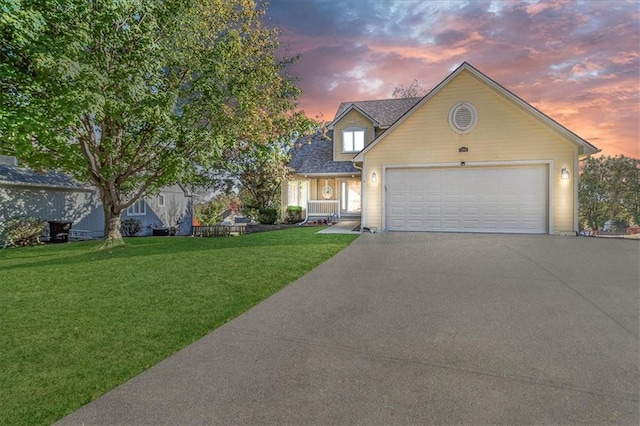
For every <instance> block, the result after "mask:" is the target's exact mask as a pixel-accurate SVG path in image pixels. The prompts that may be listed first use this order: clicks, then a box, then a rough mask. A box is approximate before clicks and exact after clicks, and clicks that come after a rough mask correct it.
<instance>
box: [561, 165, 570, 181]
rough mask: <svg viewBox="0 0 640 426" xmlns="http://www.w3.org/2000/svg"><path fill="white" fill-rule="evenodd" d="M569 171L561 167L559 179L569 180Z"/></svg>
mask: <svg viewBox="0 0 640 426" xmlns="http://www.w3.org/2000/svg"><path fill="white" fill-rule="evenodd" d="M569 176H570V175H569V170H567V168H566V167H563V168H562V170H561V171H560V179H569Z"/></svg>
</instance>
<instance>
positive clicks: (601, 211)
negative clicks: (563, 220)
mask: <svg viewBox="0 0 640 426" xmlns="http://www.w3.org/2000/svg"><path fill="white" fill-rule="evenodd" d="M578 197H579V206H580V209H579V213H580V218H581V220H582V221H583V222H584V223H586V224H587V226H589V227H598V228H602V226H603V224H604V222H605V221H607V220H609V219H611V220H619V219H625V220H626V219H628V218H631V219H632V220H633V221H634V222H635V223H636V225H639V224H640V222H639V221H640V160H637V159H635V158H630V157H626V156H624V155H619V156H615V157H611V156H608V157H605V156H600V157H589V158H587V159H585V160H584V161H583V163H582V167H581V173H580V181H579V185H578Z"/></svg>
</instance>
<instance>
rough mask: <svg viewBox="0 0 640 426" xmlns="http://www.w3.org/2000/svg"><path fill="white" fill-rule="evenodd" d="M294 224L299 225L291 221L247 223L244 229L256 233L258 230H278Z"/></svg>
mask: <svg viewBox="0 0 640 426" xmlns="http://www.w3.org/2000/svg"><path fill="white" fill-rule="evenodd" d="M294 226H297V225H295V224H291V223H280V224H278V225H262V224H257V225H247V226H246V228H245V230H244V233H245V234H255V233H256V232H268V231H277V230H279V229H287V228H293V227H294Z"/></svg>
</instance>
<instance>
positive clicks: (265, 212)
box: [258, 209, 278, 225]
mask: <svg viewBox="0 0 640 426" xmlns="http://www.w3.org/2000/svg"><path fill="white" fill-rule="evenodd" d="M277 219H278V210H277V209H260V210H258V222H260V223H261V224H263V225H273V224H274V223H276V220H277Z"/></svg>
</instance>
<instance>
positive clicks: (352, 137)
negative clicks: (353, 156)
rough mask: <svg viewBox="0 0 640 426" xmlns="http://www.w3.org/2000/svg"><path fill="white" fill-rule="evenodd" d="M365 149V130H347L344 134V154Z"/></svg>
mask: <svg viewBox="0 0 640 426" xmlns="http://www.w3.org/2000/svg"><path fill="white" fill-rule="evenodd" d="M363 149H364V129H346V130H344V131H343V132H342V152H360V151H362V150H363Z"/></svg>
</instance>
